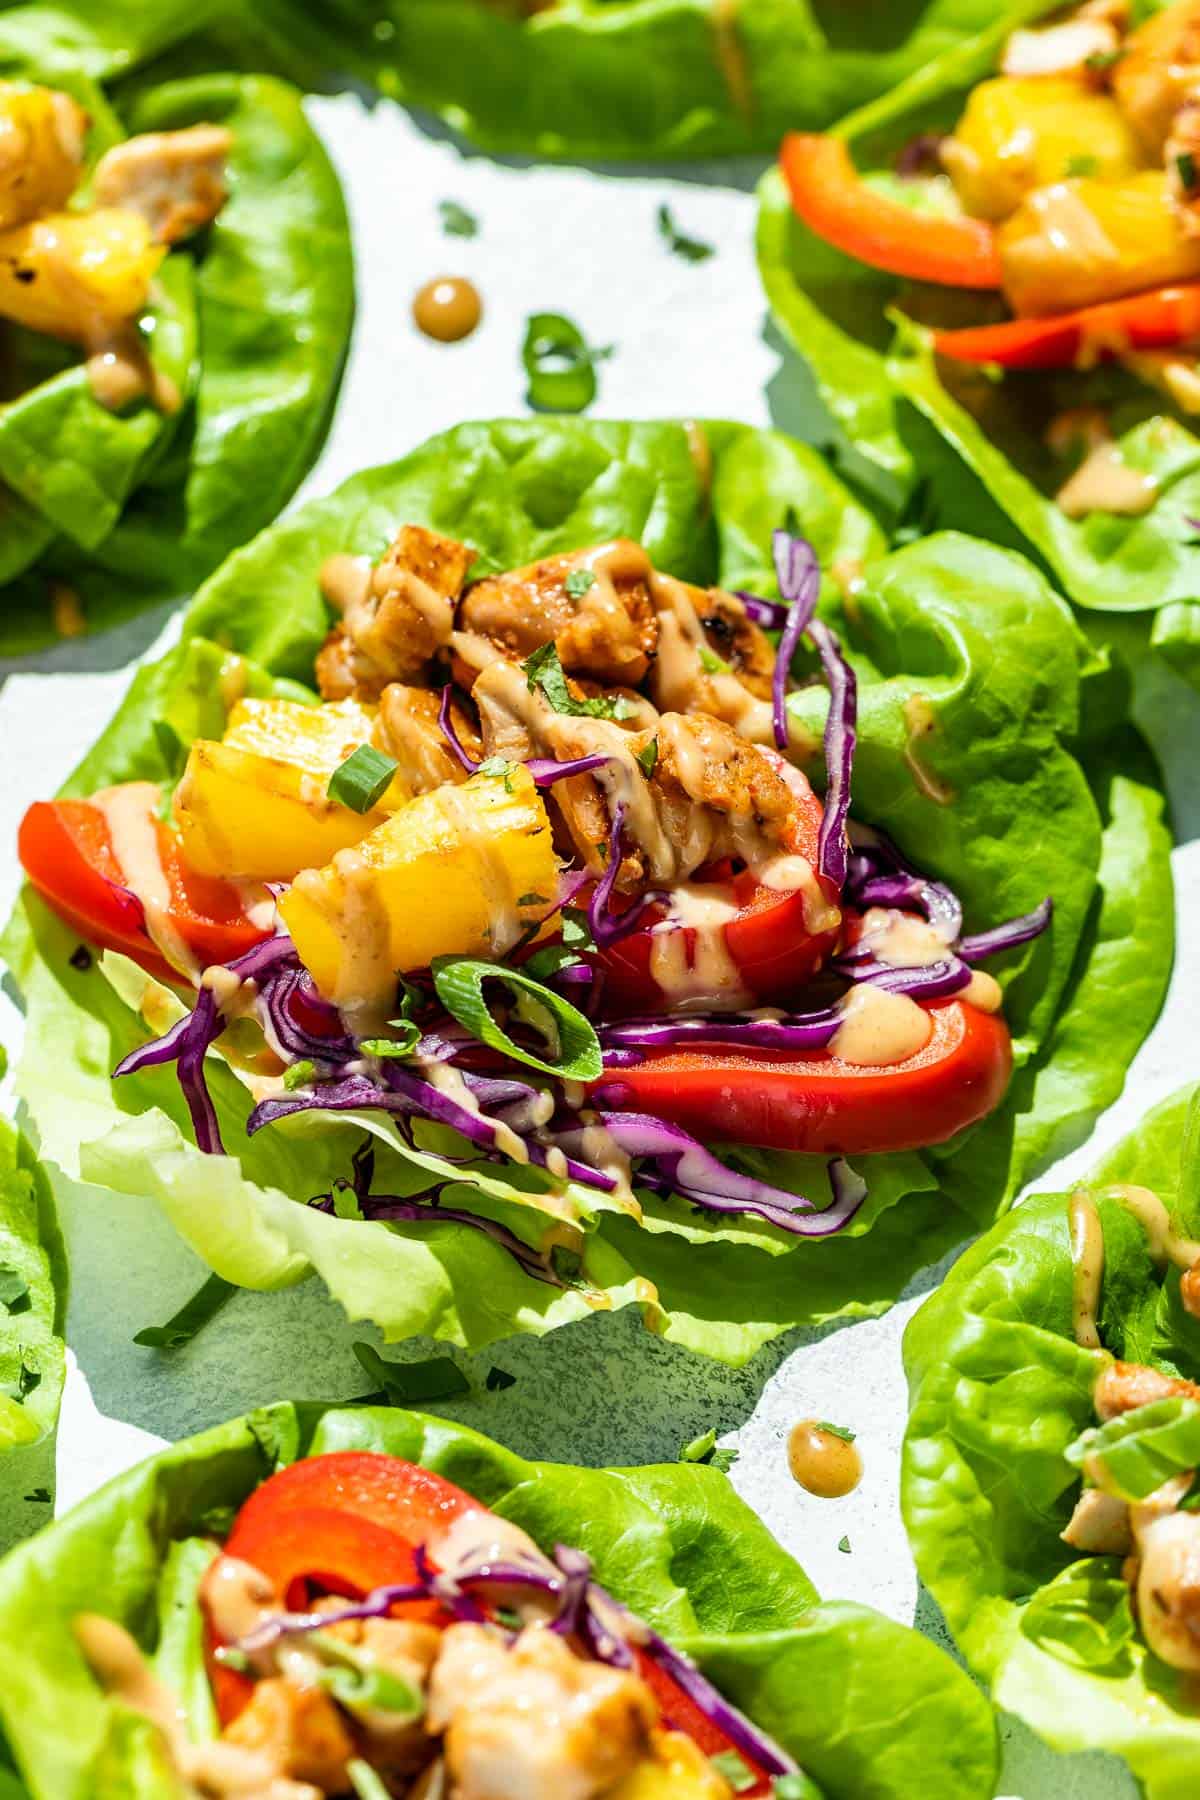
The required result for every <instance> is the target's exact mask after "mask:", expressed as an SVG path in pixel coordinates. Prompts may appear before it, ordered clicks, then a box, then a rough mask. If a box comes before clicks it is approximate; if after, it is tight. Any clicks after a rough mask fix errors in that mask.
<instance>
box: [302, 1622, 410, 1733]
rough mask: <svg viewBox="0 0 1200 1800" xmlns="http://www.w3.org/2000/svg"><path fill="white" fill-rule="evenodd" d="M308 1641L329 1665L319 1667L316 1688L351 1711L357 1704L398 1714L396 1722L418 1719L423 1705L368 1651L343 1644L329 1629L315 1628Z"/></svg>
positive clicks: (404, 1683)
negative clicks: (316, 1629)
mask: <svg viewBox="0 0 1200 1800" xmlns="http://www.w3.org/2000/svg"><path fill="white" fill-rule="evenodd" d="M308 1642H309V1643H310V1644H311V1646H312V1648H313V1649H314V1650H316V1651H317V1652H318V1653H319V1654H320V1656H321V1657H322V1659H323V1660H324V1661H325V1662H326V1663H327V1664H329V1665H331V1666H329V1667H327V1668H324V1669H322V1671H321V1673H320V1675H318V1677H317V1680H316V1685H317V1686H318V1687H323V1688H326V1689H327V1690H328V1692H329V1693H331V1694H332V1695H333V1697H334V1699H335V1700H337V1701H339V1702H340V1704H341V1705H342V1706H345V1707H348V1708H349V1709H350V1710H351V1711H352V1712H353V1711H354V1710H355V1709H356V1708H359V1707H363V1708H370V1710H371V1711H372V1712H387V1713H395V1714H398V1715H399V1717H398V1718H397V1719H396V1721H395V1722H396V1723H397V1724H399V1723H400V1722H401V1721H402V1720H405V1719H419V1718H420V1716H421V1714H422V1712H423V1711H424V1705H423V1702H422V1700H421V1697H420V1695H419V1694H415V1693H414V1692H413V1690H412V1688H411V1687H410V1686H409V1685H408V1683H407V1681H401V1680H400V1678H399V1676H397V1675H393V1674H392V1673H391V1672H390V1671H389V1670H387V1669H384V1668H381V1666H380V1665H379V1663H377V1662H376V1660H375V1658H374V1657H373V1656H372V1655H371V1654H370V1652H369V1651H364V1650H360V1649H358V1648H357V1647H356V1646H355V1645H353V1644H346V1643H343V1642H342V1641H341V1640H340V1639H338V1638H335V1637H331V1636H330V1635H329V1633H328V1632H325V1631H314V1632H312V1633H311V1634H310V1636H309V1639H308Z"/></svg>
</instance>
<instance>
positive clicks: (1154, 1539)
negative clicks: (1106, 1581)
mask: <svg viewBox="0 0 1200 1800" xmlns="http://www.w3.org/2000/svg"><path fill="white" fill-rule="evenodd" d="M1190 1485H1191V1475H1190V1474H1188V1475H1186V1476H1184V1477H1183V1478H1182V1480H1181V1479H1180V1478H1179V1477H1178V1476H1176V1477H1174V1478H1173V1479H1172V1480H1171V1481H1169V1482H1167V1483H1165V1484H1164V1487H1163V1488H1160V1489H1159V1493H1158V1494H1152V1495H1151V1496H1150V1498H1149V1500H1148V1501H1146V1502H1145V1503H1144V1504H1143V1505H1141V1506H1135V1507H1133V1508H1132V1509H1131V1513H1130V1518H1131V1522H1132V1525H1133V1536H1134V1541H1135V1543H1136V1545H1137V1563H1136V1587H1135V1590H1134V1591H1135V1594H1136V1597H1137V1612H1138V1623H1139V1624H1140V1626H1141V1628H1142V1635H1143V1636H1144V1637H1145V1639H1146V1642H1147V1644H1148V1645H1149V1647H1150V1649H1151V1650H1153V1652H1154V1654H1155V1655H1156V1656H1161V1658H1162V1660H1163V1661H1164V1662H1165V1663H1169V1664H1170V1665H1171V1667H1172V1668H1173V1669H1185V1670H1188V1671H1189V1672H1192V1673H1195V1672H1196V1671H1198V1670H1200V1516H1197V1515H1196V1514H1195V1513H1188V1512H1179V1511H1177V1510H1176V1508H1177V1506H1178V1503H1179V1501H1180V1500H1181V1499H1182V1498H1183V1496H1184V1494H1185V1493H1186V1492H1187V1489H1188V1487H1189V1486H1190ZM1160 1495H1161V1496H1162V1499H1161V1501H1160V1499H1159V1496H1160Z"/></svg>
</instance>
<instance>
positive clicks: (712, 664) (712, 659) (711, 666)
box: [698, 644, 729, 675]
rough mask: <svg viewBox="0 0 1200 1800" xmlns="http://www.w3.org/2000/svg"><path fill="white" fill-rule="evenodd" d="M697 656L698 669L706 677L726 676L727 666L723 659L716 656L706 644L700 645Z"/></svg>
mask: <svg viewBox="0 0 1200 1800" xmlns="http://www.w3.org/2000/svg"><path fill="white" fill-rule="evenodd" d="M698 654H699V657H700V667H701V668H702V669H703V670H704V673H705V674H706V675H728V673H729V664H728V663H727V662H726V661H725V658H724V657H723V656H718V655H717V653H716V651H715V650H712V649H710V648H709V646H708V645H707V644H701V646H700V649H699V652H698Z"/></svg>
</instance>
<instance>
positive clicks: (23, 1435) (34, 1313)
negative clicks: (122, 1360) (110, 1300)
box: [0, 1120, 67, 1451]
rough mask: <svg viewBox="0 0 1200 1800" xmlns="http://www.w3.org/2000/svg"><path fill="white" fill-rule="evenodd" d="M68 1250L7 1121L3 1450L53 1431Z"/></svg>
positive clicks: (26, 1151)
mask: <svg viewBox="0 0 1200 1800" xmlns="http://www.w3.org/2000/svg"><path fill="white" fill-rule="evenodd" d="M66 1311H67V1260H66V1250H65V1247H64V1245H63V1241H62V1236H61V1234H60V1232H59V1228H58V1219H57V1215H56V1212H55V1207H54V1195H53V1192H52V1190H51V1187H50V1183H49V1181H48V1180H47V1178H46V1175H45V1172H44V1171H43V1170H42V1169H41V1168H40V1167H39V1165H38V1162H37V1159H36V1157H35V1156H34V1155H33V1152H32V1150H31V1149H30V1146H29V1143H28V1141H27V1140H26V1139H25V1138H24V1137H23V1136H22V1135H21V1133H20V1132H17V1131H15V1130H14V1129H13V1127H12V1126H11V1125H9V1124H8V1123H7V1122H6V1121H4V1120H0V1451H4V1450H9V1449H15V1448H17V1447H19V1446H26V1445H30V1444H36V1443H37V1442H38V1440H39V1439H40V1438H43V1437H45V1436H46V1434H47V1433H48V1432H50V1431H52V1430H53V1428H54V1422H55V1420H56V1419H57V1417H58V1403H59V1400H60V1398H61V1395H62V1386H63V1375H64V1368H65V1365H64V1349H63V1328H64V1324H65V1320H66Z"/></svg>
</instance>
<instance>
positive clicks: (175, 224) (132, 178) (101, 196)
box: [93, 125, 233, 244]
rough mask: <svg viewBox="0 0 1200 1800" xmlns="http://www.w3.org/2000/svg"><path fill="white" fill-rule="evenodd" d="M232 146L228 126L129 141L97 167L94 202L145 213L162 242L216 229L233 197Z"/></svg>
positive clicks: (155, 133)
mask: <svg viewBox="0 0 1200 1800" xmlns="http://www.w3.org/2000/svg"><path fill="white" fill-rule="evenodd" d="M232 148H233V134H232V133H231V132H229V131H226V129H225V127H224V126H223V125H191V126H189V127H188V128H187V130H186V131H150V132H147V133H146V134H145V135H144V136H142V137H134V138H128V139H126V141H125V142H124V143H123V144H114V145H113V147H112V149H111V150H106V151H105V153H104V155H103V156H102V157H101V158H100V161H99V162H98V163H97V165H96V174H95V177H94V180H93V195H94V204H95V205H96V206H116V207H121V208H122V209H123V210H124V211H125V212H135V213H140V214H141V216H142V218H143V219H145V221H146V223H147V224H148V225H149V227H150V230H151V231H152V233H153V235H154V238H155V241H156V242H157V243H160V244H177V243H178V242H179V240H180V239H181V238H185V237H191V236H192V234H193V233H194V232H197V231H201V230H203V228H204V226H206V225H210V224H211V223H212V221H213V220H214V219H215V218H216V216H217V214H218V213H219V212H220V210H221V208H222V207H223V206H224V204H225V202H226V200H227V199H228V198H229V188H228V186H227V184H226V181H225V158H226V157H227V156H228V155H229V152H230V150H231V149H232Z"/></svg>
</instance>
